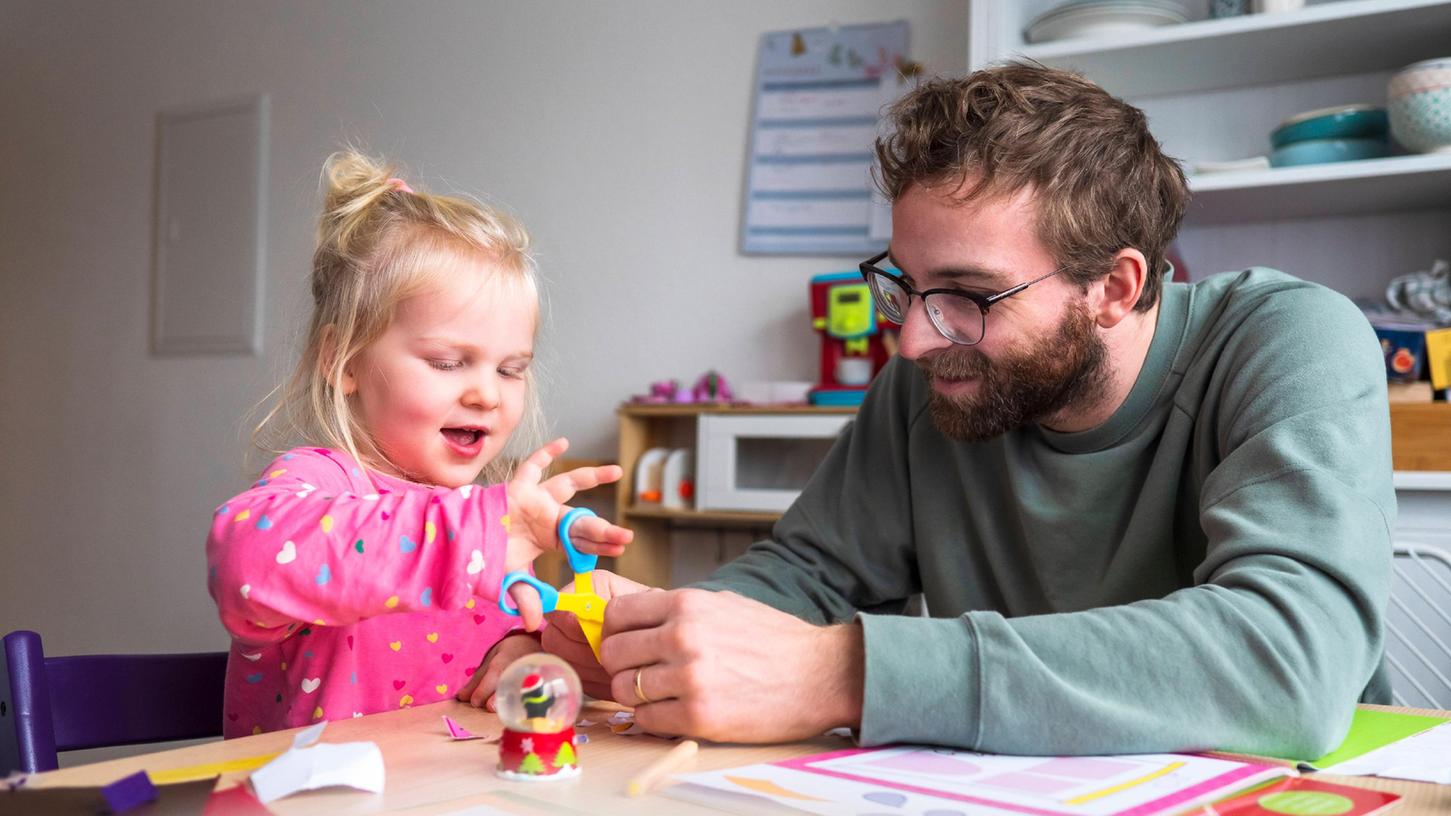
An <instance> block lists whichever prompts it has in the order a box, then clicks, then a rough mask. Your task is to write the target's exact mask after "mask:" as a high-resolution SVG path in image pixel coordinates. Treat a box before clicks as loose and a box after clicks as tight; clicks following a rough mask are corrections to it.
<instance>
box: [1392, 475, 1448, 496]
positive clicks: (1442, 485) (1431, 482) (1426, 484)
mask: <svg viewBox="0 0 1451 816" xmlns="http://www.w3.org/2000/svg"><path fill="white" fill-rule="evenodd" d="M1391 478H1392V479H1394V484H1395V486H1396V490H1447V491H1451V471H1445V470H1398V471H1396V472H1395V473H1393V474H1392V475H1391Z"/></svg>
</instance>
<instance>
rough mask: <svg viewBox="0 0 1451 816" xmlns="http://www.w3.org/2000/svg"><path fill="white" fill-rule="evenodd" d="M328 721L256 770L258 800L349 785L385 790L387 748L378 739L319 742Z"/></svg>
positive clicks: (314, 728)
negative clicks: (385, 756) (382, 747)
mask: <svg viewBox="0 0 1451 816" xmlns="http://www.w3.org/2000/svg"><path fill="white" fill-rule="evenodd" d="M325 725H326V723H325V722H322V723H318V724H317V725H314V726H312V727H310V728H308V729H306V730H304V731H302V732H300V733H299V734H298V735H297V736H296V737H294V738H293V740H292V748H290V749H288V750H287V751H284V752H283V753H282V754H281V755H280V756H278V757H277V758H276V759H274V760H272V761H271V762H269V763H267V764H266V765H263V766H262V767H260V768H258V769H257V770H255V771H253V772H252V790H253V792H255V793H256V794H257V800H258V801H260V802H261V803H262V804H264V805H265V804H268V803H270V802H273V801H275V800H277V799H281V798H282V797H284V796H291V795H292V794H294V793H297V792H299V791H305V790H316V789H317V788H329V787H332V786H334V785H345V786H347V787H350V788H357V789H359V790H365V791H368V792H370V793H382V792H383V752H382V751H380V750H378V744H377V743H376V742H341V743H318V742H317V740H318V739H319V738H320V737H321V736H322V730H323V727H324V726H325Z"/></svg>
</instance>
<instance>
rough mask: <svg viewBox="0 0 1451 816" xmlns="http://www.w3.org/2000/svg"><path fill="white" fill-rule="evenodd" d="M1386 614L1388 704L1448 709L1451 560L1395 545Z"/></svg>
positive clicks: (1450, 704) (1432, 552)
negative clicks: (1389, 686)
mask: <svg viewBox="0 0 1451 816" xmlns="http://www.w3.org/2000/svg"><path fill="white" fill-rule="evenodd" d="M1393 564H1394V568H1395V574H1394V577H1393V579H1392V583H1391V603H1390V608H1389V609H1387V610H1386V662H1387V663H1389V664H1390V671H1391V699H1392V701H1393V702H1394V703H1395V704H1396V705H1401V706H1412V707H1415V708H1439V709H1444V708H1448V707H1451V556H1448V555H1447V554H1446V552H1445V551H1443V550H1441V549H1438V548H1436V547H1431V546H1426V545H1420V544H1405V543H1402V544H1397V545H1396V547H1395V560H1394V562H1393Z"/></svg>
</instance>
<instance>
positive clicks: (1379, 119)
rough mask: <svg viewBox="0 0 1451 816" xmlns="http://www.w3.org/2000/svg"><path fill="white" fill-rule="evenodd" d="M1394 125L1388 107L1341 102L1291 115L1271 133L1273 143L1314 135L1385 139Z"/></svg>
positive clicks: (1320, 137) (1337, 137)
mask: <svg viewBox="0 0 1451 816" xmlns="http://www.w3.org/2000/svg"><path fill="white" fill-rule="evenodd" d="M1389 129H1390V121H1389V119H1387V117H1386V112H1385V108H1376V107H1372V106H1370V105H1341V106H1339V107H1335V108H1321V109H1319V110H1312V111H1306V112H1304V113H1300V114H1296V115H1294V116H1291V117H1290V118H1289V119H1286V120H1285V121H1283V122H1281V123H1280V126H1279V127H1277V128H1275V129H1274V130H1273V131H1272V132H1271V133H1270V146H1271V147H1284V146H1285V145H1290V144H1295V143H1296V142H1307V141H1310V140H1311V139H1383V138H1385V135H1386V133H1387V132H1388V131H1389Z"/></svg>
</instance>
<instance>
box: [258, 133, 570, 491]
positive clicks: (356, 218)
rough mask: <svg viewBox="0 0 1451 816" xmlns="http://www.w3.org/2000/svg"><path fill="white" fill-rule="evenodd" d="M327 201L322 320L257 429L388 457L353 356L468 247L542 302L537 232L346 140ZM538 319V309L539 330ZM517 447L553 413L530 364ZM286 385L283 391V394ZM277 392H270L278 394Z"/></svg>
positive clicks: (500, 472) (318, 280)
mask: <svg viewBox="0 0 1451 816" xmlns="http://www.w3.org/2000/svg"><path fill="white" fill-rule="evenodd" d="M322 180H323V187H324V190H323V213H322V219H321V221H320V222H319V223H318V230H317V250H316V251H315V252H314V253H313V256H312V300H313V313H312V322H311V324H310V326H309V328H308V332H307V341H306V345H305V346H304V347H303V351H302V355H301V357H300V359H299V360H298V363H297V368H296V370H295V371H294V372H293V374H292V376H291V377H290V378H289V379H288V381H287V382H286V383H284V384H283V385H281V386H279V390H280V391H281V396H280V397H279V398H278V400H277V402H276V403H275V404H274V405H273V406H272V408H271V409H270V410H268V412H267V414H266V415H265V416H264V417H263V418H262V420H261V422H259V423H258V424H257V427H256V429H255V430H254V431H253V441H254V443H255V444H257V445H258V446H259V447H262V448H263V449H266V450H271V451H274V452H281V450H284V449H285V448H286V447H289V446H291V445H292V444H293V443H295V442H297V441H299V440H300V441H301V442H303V443H304V444H311V445H318V446H320V447H330V448H335V449H341V450H345V451H347V452H348V453H349V454H351V455H352V456H353V458H354V459H356V460H357V461H358V462H359V463H360V464H362V465H363V466H365V467H373V468H378V467H380V466H385V465H386V466H388V467H390V468H392V469H393V470H394V471H395V472H396V471H398V470H399V469H398V468H397V467H396V466H394V465H393V464H392V463H391V462H390V461H389V460H388V457H387V456H386V455H385V454H384V452H383V451H381V450H380V449H379V448H378V446H377V445H376V444H375V442H374V441H373V439H372V437H371V435H370V434H369V433H368V432H367V429H366V428H364V427H363V426H362V425H361V424H360V422H359V421H358V418H357V416H356V414H355V413H354V411H353V408H352V405H351V404H350V403H351V401H350V400H349V398H348V397H347V396H345V395H344V394H343V393H342V390H341V389H340V388H338V387H337V383H339V382H341V380H342V376H343V373H344V371H345V370H346V369H347V367H348V364H349V363H350V362H352V360H353V359H354V358H356V357H357V356H358V354H360V353H361V352H362V351H363V350H364V349H365V348H367V347H368V344H370V343H372V342H373V341H375V340H377V339H378V338H379V337H380V336H382V334H383V332H384V331H385V330H387V328H388V326H389V325H390V324H391V323H392V321H393V312H394V309H395V307H396V306H397V305H398V303H399V302H401V301H403V300H405V299H407V298H409V297H412V296H414V295H417V294H420V293H421V292H423V291H425V290H426V289H427V288H428V287H429V286H430V285H431V284H432V283H433V282H434V281H436V280H437V278H438V276H439V275H440V274H447V272H445V271H440V270H449V269H454V268H456V264H455V263H453V262H454V261H456V260H457V259H459V258H461V257H469V256H474V257H483V258H485V259H486V260H487V261H488V262H489V264H490V266H491V267H492V268H493V269H494V270H496V274H495V275H494V277H493V278H492V279H491V281H490V282H493V283H498V284H505V285H514V286H521V287H523V289H524V291H526V292H527V293H528V294H529V295H530V296H531V299H532V300H533V301H534V302H535V303H536V304H537V303H538V298H539V283H538V280H537V273H536V271H535V266H534V260H533V258H531V257H530V255H529V234H528V233H527V232H525V230H524V227H523V226H522V225H521V224H519V222H518V221H516V220H514V218H512V217H511V216H509V215H508V214H507V213H504V212H501V211H499V210H496V209H494V208H492V207H489V206H487V205H485V204H482V203H480V202H477V201H473V200H469V199H464V198H456V197H452V196H444V195H434V194H430V193H426V192H415V191H414V190H413V189H412V188H411V187H409V186H408V185H407V184H406V183H404V182H403V181H402V180H401V179H399V178H397V177H396V176H395V171H394V168H393V167H391V166H388V165H387V164H385V163H383V162H380V161H376V160H374V159H371V158H369V157H367V156H364V155H362V154H361V153H359V152H358V151H356V150H345V151H340V152H338V153H334V154H333V155H331V156H329V157H328V159H327V161H326V162H325V163H324V165H323V172H322ZM538 325H539V321H538V320H537V319H536V321H535V331H536V332H537V331H538ZM525 376H526V383H527V388H526V398H525V399H526V402H525V407H524V413H523V417H522V419H521V420H520V423H519V427H518V428H516V429H515V432H514V435H513V439H511V440H510V442H511V446H510V447H512V448H513V449H514V450H519V449H520V447H521V446H522V447H523V450H524V452H526V453H527V452H528V451H530V450H533V448H534V447H537V445H538V444H539V442H540V440H541V439H542V437H543V417H542V412H541V411H540V407H539V401H538V394H537V389H536V387H535V386H536V378H537V374H536V373H535V371H534V368H533V367H532V366H531V368H530V369H529V371H528V373H527V374H526V375H525ZM275 394H277V390H274V391H273V395H275ZM271 396H272V395H269V396H268V398H269V399H270V398H271ZM514 458H515V457H512V456H511V457H505V456H499V457H497V458H496V459H495V460H494V461H492V462H489V463H488V464H486V465H485V466H484V470H483V476H484V477H485V480H486V481H491V482H492V481H500V480H503V479H506V478H507V477H508V475H509V472H510V470H511V464H512V461H513V459H514Z"/></svg>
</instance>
